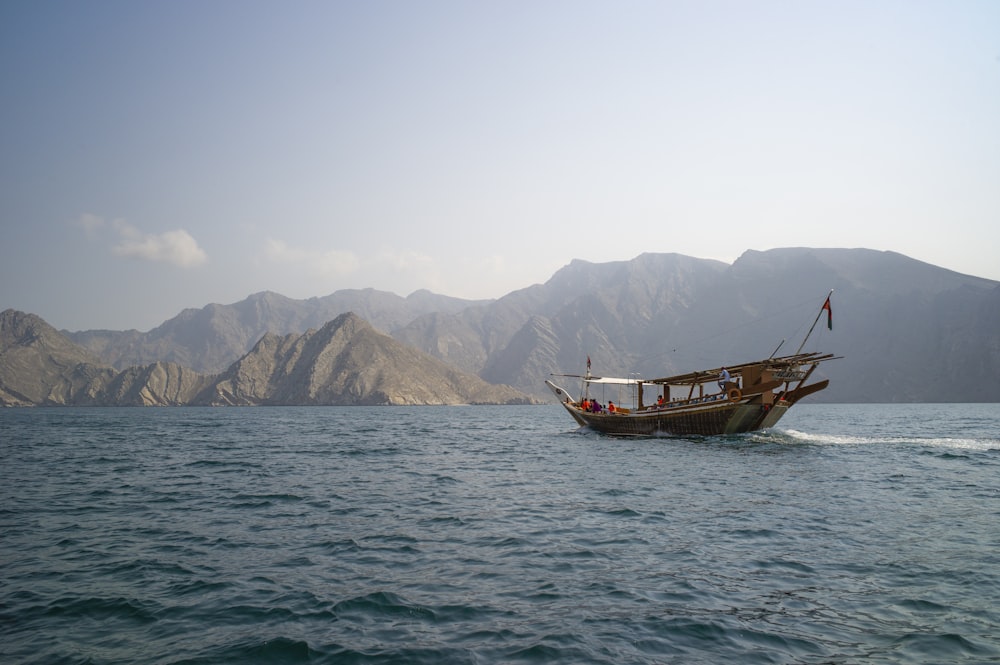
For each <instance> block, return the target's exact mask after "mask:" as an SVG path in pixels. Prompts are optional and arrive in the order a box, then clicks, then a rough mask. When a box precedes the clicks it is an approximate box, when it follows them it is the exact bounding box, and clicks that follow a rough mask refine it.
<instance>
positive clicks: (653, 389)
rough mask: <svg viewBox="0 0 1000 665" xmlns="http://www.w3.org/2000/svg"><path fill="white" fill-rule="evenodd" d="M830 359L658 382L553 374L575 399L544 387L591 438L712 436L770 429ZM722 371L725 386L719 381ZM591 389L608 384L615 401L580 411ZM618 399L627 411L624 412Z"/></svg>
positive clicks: (785, 361)
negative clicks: (570, 382)
mask: <svg viewBox="0 0 1000 665" xmlns="http://www.w3.org/2000/svg"><path fill="white" fill-rule="evenodd" d="M833 358H834V356H833V355H832V354H820V353H798V354H795V355H791V356H782V357H778V358H768V359H766V360H758V361H755V362H749V363H744V364H742V365H736V366H731V367H728V368H723V367H717V368H713V369H707V370H702V371H698V372H691V373H688V374H680V375H677V376H668V377H664V378H660V379H642V378H638V377H631V378H614V377H603V376H593V375H592V374H591V373H590V369H589V368H588V370H587V373H586V374H584V375H568V374H561V375H554V376H563V377H572V378H579V379H581V380H582V383H583V386H582V390H581V397H580V399H578V400H577V399H573V397H572V396H571V395H570V393H569V392H568V391H567V390H566V389H565V388H562V387H560V386H558V385H556V384H555V383H553V382H552V381H548V380H546V381H545V384H546V385H547V386H548V387H549V389H550V390H551V391H552V392H553V393H554V394H555V395H556V397H558V398H559V400H560V403H561V404H562V405H563V407H565V409H566V411H568V412H569V414H570V415H571V416H572V417H573V419H574V420H575V421H576V422H577V423H579V424H580V425H581V426H586V427H590V428H591V429H594V430H596V431H598V432H603V433H605V434H616V435H621V436H716V435H720V434H738V433H741V432H752V431H755V430H760V429H766V428H768V427H774V425H775V424H776V423H777V422H778V421H779V420H780V419H781V417H782V416H783V415H785V412H786V411H788V409H790V408H791V407H792V405H793V404H795V403H796V402H798V401H799V400H800V399H802V398H803V397H805V396H807V395H812V394H813V393H816V392H819V391H820V390H823V389H824V388H826V387H827V386H828V385H829V383H830V381H829V379H824V380H822V381H817V382H815V383H811V384H807V383H806V381H808V380H809V378H810V376H811V375H812V373H813V371H814V370H815V369H816V368H817V367H819V365H820V363H822V362H824V361H827V360H832V359H833ZM723 369H726V370H727V371H728V373H729V380H728V381H722V380H721V379H720V376H721V375H722V371H723ZM595 386H602V387H604V388H605V390H606V388H607V387H608V386H612V387H613V392H617V395H616V397H617V399H614V400H610V402H609V404H606V405H605V404H601V405H600V406H599V410H592V409H590V408H588V407H587V402H588V401H590V396H591V394H592V393H594V392H596V390H594V388H595ZM706 388H708V389H707V390H706ZM622 401H628V402H629V404H630V406H628V407H624V406H623V405H622ZM612 403H613V404H614V407H612V406H611V404H612ZM612 408H613V409H614V410H613V411H612V410H611V409H612Z"/></svg>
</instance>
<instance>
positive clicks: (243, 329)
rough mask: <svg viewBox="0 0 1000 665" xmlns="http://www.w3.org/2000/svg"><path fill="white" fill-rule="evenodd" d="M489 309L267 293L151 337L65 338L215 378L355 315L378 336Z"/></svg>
mask: <svg viewBox="0 0 1000 665" xmlns="http://www.w3.org/2000/svg"><path fill="white" fill-rule="evenodd" d="M482 302H483V301H472V300H462V299H460V298H451V297H448V296H442V295H437V294H434V293H431V292H430V291H416V292H414V293H412V294H410V295H409V296H408V297H406V298H402V297H400V296H397V295H396V294H394V293H387V292H385V291H376V290H375V289H361V290H354V289H348V290H342V291H337V292H336V293H333V294H330V295H328V296H324V297H322V298H309V299H307V300H294V299H292V298H286V297H285V296H282V295H279V294H277V293H272V292H269V291H265V292H262V293H255V294H254V295H251V296H249V297H247V298H246V299H245V300H242V301H240V302H238V303H233V304H231V305H218V304H211V305H206V306H205V307H202V308H201V309H185V310H184V311H182V312H181V313H180V314H178V315H177V316H175V317H173V318H172V319H169V320H168V321H165V322H164V323H162V324H161V325H159V326H157V327H156V328H154V329H152V330H150V331H149V332H139V331H138V330H125V331H114V330H86V331H80V332H69V331H63V332H64V334H65V335H66V336H67V337H69V338H70V339H71V340H72V341H74V342H76V343H77V344H79V345H80V346H82V347H84V348H85V349H87V350H88V351H90V352H91V353H93V354H94V355H96V356H99V357H100V358H101V359H102V360H103V361H104V362H106V363H107V364H110V365H111V366H112V367H115V368H117V369H124V368H126V367H130V366H134V365H145V364H148V363H152V362H157V361H165V362H175V363H178V364H180V365H183V366H185V367H189V368H191V369H193V370H195V371H197V372H204V373H214V372H220V371H222V370H224V369H225V368H227V367H229V365H230V364H232V363H233V362H234V361H235V360H236V359H237V358H240V357H241V356H243V354H245V353H246V352H247V351H249V350H250V349H251V348H252V347H253V346H254V344H256V343H257V341H258V340H259V339H260V338H261V337H262V336H263V335H264V334H265V333H274V334H277V335H287V334H290V333H298V334H302V333H304V332H305V331H306V330H309V329H310V328H321V327H322V326H323V325H325V324H326V323H327V322H328V321H331V320H333V319H335V318H337V316H339V315H341V314H343V313H344V312H354V313H355V314H357V315H358V316H360V317H361V318H363V319H365V320H366V321H368V322H369V323H371V324H372V325H373V326H375V327H376V328H377V329H379V330H383V331H385V332H392V331H394V330H396V329H397V328H399V327H401V326H403V325H406V324H408V323H410V322H411V321H412V320H413V319H415V318H417V317H418V316H421V315H423V314H427V313H431V312H444V313H452V312H457V311H460V310H461V309H463V308H465V307H468V306H470V305H475V304H480V303H482Z"/></svg>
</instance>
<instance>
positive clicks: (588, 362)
mask: <svg viewBox="0 0 1000 665" xmlns="http://www.w3.org/2000/svg"><path fill="white" fill-rule="evenodd" d="M587 369H590V356H587Z"/></svg>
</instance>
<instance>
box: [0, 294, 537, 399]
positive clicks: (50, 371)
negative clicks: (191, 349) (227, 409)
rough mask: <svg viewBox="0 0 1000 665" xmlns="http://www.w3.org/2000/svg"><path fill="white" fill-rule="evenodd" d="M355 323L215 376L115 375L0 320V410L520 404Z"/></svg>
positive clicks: (512, 393) (503, 389) (342, 322)
mask: <svg viewBox="0 0 1000 665" xmlns="http://www.w3.org/2000/svg"><path fill="white" fill-rule="evenodd" d="M530 401H531V400H530V398H528V397H527V396H526V395H524V394H522V393H520V392H518V391H516V390H514V389H513V388H510V387H507V386H495V385H491V384H488V383H486V382H485V381H483V380H482V379H480V378H479V377H477V376H474V375H468V374H465V373H463V372H460V371H458V370H456V369H454V368H453V367H450V366H448V365H446V364H445V363H444V362H442V361H440V360H438V359H436V358H433V357H431V356H429V355H427V354H424V353H421V352H419V351H417V350H416V349H412V348H409V347H406V346H404V345H403V344H401V343H400V342H398V341H396V340H394V339H392V338H391V337H389V336H388V335H386V334H384V333H380V332H378V331H376V330H375V329H374V328H373V327H372V326H371V325H370V324H369V323H367V322H366V321H364V320H363V319H361V318H360V317H358V316H357V315H355V314H352V313H347V314H343V315H341V316H340V317H338V318H337V319H335V320H334V321H331V322H329V323H327V324H326V325H324V326H323V327H322V328H320V329H319V330H310V331H307V332H306V333H305V334H302V335H296V334H290V335H286V336H284V337H282V336H278V335H275V334H271V333H268V334H266V335H264V336H263V337H262V338H261V339H260V341H259V342H258V343H257V344H256V345H255V347H254V348H253V350H251V352H250V353H248V354H246V355H245V356H244V357H243V358H241V359H240V360H238V361H237V362H235V363H233V365H232V366H230V367H229V368H228V369H227V370H226V371H225V372H223V373H222V374H218V375H207V374H199V373H197V372H194V371H192V370H190V369H187V368H185V367H182V366H180V365H178V364H176V363H167V362H155V363H151V364H149V365H144V366H134V367H129V368H127V369H125V370H122V371H118V370H116V369H114V368H112V367H110V366H108V365H106V364H103V363H102V362H101V361H99V360H98V359H96V358H95V357H94V356H93V355H92V354H90V353H89V352H88V351H86V350H85V349H83V348H82V347H80V346H78V345H76V344H74V343H73V342H71V341H70V340H69V339H67V338H66V337H65V336H64V335H62V334H61V333H59V332H58V331H57V330H55V329H54V328H53V327H52V326H50V325H48V324H47V323H46V322H45V321H43V320H42V319H41V318H39V317H37V316H35V315H33V314H25V313H23V312H17V311H14V310H7V311H4V312H2V313H0V406H69V405H73V406H169V405H185V404H191V405H206V406H208V405H232V404H238V405H258V404H259V405H278V404H283V405H293V404H294V405H320V404H325V405H362V404H477V403H482V404H525V403H530Z"/></svg>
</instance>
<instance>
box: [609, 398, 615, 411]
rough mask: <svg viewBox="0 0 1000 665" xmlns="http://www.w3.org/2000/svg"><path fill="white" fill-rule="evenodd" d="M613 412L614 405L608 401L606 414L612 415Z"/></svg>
mask: <svg viewBox="0 0 1000 665" xmlns="http://www.w3.org/2000/svg"><path fill="white" fill-rule="evenodd" d="M615 410H616V409H615V403H614V402H612V401H611V400H608V413H614V412H615Z"/></svg>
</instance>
